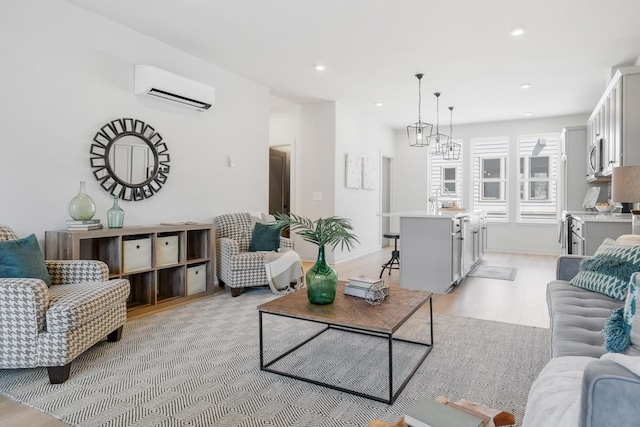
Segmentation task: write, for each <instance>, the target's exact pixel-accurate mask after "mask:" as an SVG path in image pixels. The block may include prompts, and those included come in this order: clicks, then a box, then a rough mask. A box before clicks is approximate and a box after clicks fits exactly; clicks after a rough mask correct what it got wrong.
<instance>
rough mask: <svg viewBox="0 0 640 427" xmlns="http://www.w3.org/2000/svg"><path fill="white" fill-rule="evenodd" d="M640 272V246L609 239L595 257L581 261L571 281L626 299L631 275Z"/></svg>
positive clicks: (594, 290) (579, 285) (586, 287)
mask: <svg viewBox="0 0 640 427" xmlns="http://www.w3.org/2000/svg"><path fill="white" fill-rule="evenodd" d="M636 271H640V245H622V244H618V243H617V242H616V241H615V240H613V239H605V241H604V242H603V243H602V245H600V247H599V248H598V250H597V251H596V253H595V254H594V256H593V257H591V258H586V259H584V260H582V261H581V262H580V270H579V271H578V274H576V276H575V277H574V278H573V279H572V280H571V282H570V284H572V285H573V286H577V287H579V288H584V289H588V290H590V291H593V292H598V293H601V294H603V295H607V296H609V297H611V298H615V299H617V300H619V301H623V300H624V299H625V297H626V295H627V288H628V287H629V278H630V277H631V275H632V274H633V273H634V272H636Z"/></svg>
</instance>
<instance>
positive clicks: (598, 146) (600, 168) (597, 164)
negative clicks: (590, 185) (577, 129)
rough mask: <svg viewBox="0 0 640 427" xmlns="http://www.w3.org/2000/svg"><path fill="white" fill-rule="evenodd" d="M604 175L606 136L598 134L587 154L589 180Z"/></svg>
mask: <svg viewBox="0 0 640 427" xmlns="http://www.w3.org/2000/svg"><path fill="white" fill-rule="evenodd" d="M603 176H604V138H601V137H600V135H596V137H595V138H594V141H593V142H592V143H591V145H590V146H589V153H588V154H587V181H594V180H597V179H598V178H601V177H603Z"/></svg>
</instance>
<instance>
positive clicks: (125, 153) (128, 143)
mask: <svg viewBox="0 0 640 427" xmlns="http://www.w3.org/2000/svg"><path fill="white" fill-rule="evenodd" d="M109 165H110V167H111V169H112V170H113V173H114V175H115V176H116V177H117V178H118V179H120V180H121V181H123V182H128V183H130V184H131V185H141V184H143V183H144V182H145V181H147V180H148V179H150V178H151V177H153V176H154V175H155V173H156V170H155V169H156V162H155V152H154V148H153V147H152V146H150V145H149V144H148V143H147V141H146V140H144V139H142V138H140V137H138V136H134V135H124V136H123V137H122V138H120V139H118V140H114V141H113V143H112V145H111V147H110V148H109Z"/></svg>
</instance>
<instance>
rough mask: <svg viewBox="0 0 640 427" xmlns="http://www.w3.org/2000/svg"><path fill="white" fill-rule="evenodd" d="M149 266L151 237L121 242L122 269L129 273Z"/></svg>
mask: <svg viewBox="0 0 640 427" xmlns="http://www.w3.org/2000/svg"><path fill="white" fill-rule="evenodd" d="M150 268H151V238H150V237H147V238H143V239H135V240H124V241H123V242H122V271H123V272H125V273H130V272H132V271H138V270H148V269H150Z"/></svg>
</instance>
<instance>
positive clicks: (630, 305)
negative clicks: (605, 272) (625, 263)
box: [624, 273, 640, 356]
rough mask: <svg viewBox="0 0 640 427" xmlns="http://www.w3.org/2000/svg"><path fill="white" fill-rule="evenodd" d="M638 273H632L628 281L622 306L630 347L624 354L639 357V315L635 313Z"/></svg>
mask: <svg viewBox="0 0 640 427" xmlns="http://www.w3.org/2000/svg"><path fill="white" fill-rule="evenodd" d="M639 279H640V274H639V273H634V274H633V276H631V280H630V281H629V291H628V293H627V299H626V300H625V304H624V319H625V323H626V324H628V325H630V326H631V330H630V332H629V341H630V344H631V345H630V346H629V348H628V349H627V351H626V353H627V354H629V355H633V356H640V314H638V312H637V300H638V288H639V287H640V284H639V283H638V280H639Z"/></svg>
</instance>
